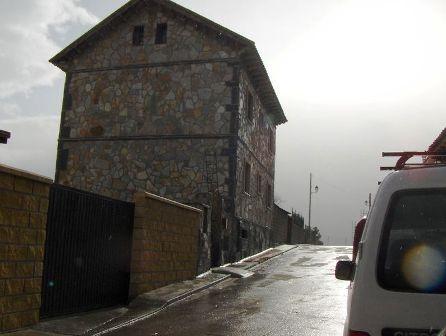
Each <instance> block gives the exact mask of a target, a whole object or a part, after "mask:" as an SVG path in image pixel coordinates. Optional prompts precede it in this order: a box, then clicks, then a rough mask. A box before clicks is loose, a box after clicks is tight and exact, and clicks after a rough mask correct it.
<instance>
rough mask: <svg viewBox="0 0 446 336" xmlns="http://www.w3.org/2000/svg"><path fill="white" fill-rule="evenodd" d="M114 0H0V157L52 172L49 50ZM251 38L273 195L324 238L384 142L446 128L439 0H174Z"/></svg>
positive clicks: (365, 182) (445, 16)
mask: <svg viewBox="0 0 446 336" xmlns="http://www.w3.org/2000/svg"><path fill="white" fill-rule="evenodd" d="M125 2H126V1H124V0H20V1H16V0H1V1H0V74H1V75H0V129H5V130H9V131H11V132H12V139H11V140H10V143H9V144H8V145H7V146H0V162H1V163H5V164H8V165H12V166H15V167H18V168H22V169H26V170H30V171H34V172H37V173H40V174H43V175H47V176H50V177H52V176H54V166H55V156H56V139H57V134H58V123H59V115H60V109H61V102H62V91H63V84H64V74H63V73H62V72H61V71H59V70H58V69H57V68H55V67H54V66H52V65H50V64H49V63H48V59H49V58H51V57H52V56H53V55H55V54H56V53H57V52H58V51H59V50H61V49H62V48H63V47H65V46H66V45H68V44H69V43H70V42H72V41H73V40H74V39H75V38H76V37H78V36H80V35H81V34H82V33H84V32H85V31H87V30H88V29H89V28H91V27H92V26H93V25H94V24H95V23H97V22H98V21H99V20H102V19H103V18H104V17H105V16H107V15H108V14H110V13H111V12H112V11H114V10H116V9H117V8H119V7H120V6H121V5H122V4H124V3H125ZM178 3H180V4H182V5H183V6H186V7H188V8H190V9H192V10H194V11H196V12H198V13H200V14H202V15H205V16H207V17H209V18H210V19H212V20H214V21H216V22H218V23H220V24H222V25H224V26H226V27H228V28H230V29H232V30H234V31H236V32H238V33H240V34H242V35H244V36H246V37H248V38H250V39H252V40H254V41H255V42H256V44H257V47H258V49H259V51H260V54H261V56H262V58H263V60H264V62H265V65H266V67H267V69H268V72H269V74H270V77H271V80H272V82H273V85H274V87H275V89H276V91H277V94H278V96H279V99H280V101H281V103H282V105H283V108H284V110H285V113H286V115H287V117H288V119H289V122H288V123H287V124H285V125H283V126H281V127H280V128H279V130H278V141H277V163H276V198H277V199H279V200H280V205H281V206H282V207H284V208H286V209H288V210H291V209H292V208H293V209H295V210H297V211H298V212H301V213H302V214H303V215H304V216H305V218H307V217H308V193H309V190H308V189H309V185H308V184H309V174H310V172H313V175H314V183H315V184H317V185H318V186H319V193H318V194H316V195H314V196H313V197H314V199H313V211H312V226H318V227H319V228H320V229H321V231H322V234H323V239H324V241H325V242H326V243H327V242H329V243H330V244H344V243H345V241H347V243H351V230H352V222H353V221H356V220H357V219H358V218H359V217H360V216H361V213H362V211H364V210H365V205H364V201H365V200H366V199H367V198H368V193H369V192H372V193H373V194H374V193H375V192H376V190H377V182H378V181H379V180H381V179H382V178H383V176H384V175H383V174H382V173H380V172H379V166H380V165H382V164H388V161H384V160H383V159H381V158H380V153H381V151H383V150H424V149H426V148H427V147H428V146H429V145H430V144H431V143H432V141H433V140H434V139H435V137H436V136H437V135H438V134H439V133H440V131H441V130H442V129H443V128H444V127H446V120H445V119H446V113H444V107H445V106H446V94H445V93H446V61H445V60H446V2H445V1H443V0H280V1H277V0H243V1H240V0H225V1H215V0H179V1H178Z"/></svg>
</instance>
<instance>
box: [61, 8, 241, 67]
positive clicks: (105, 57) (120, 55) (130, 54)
mask: <svg viewBox="0 0 446 336" xmlns="http://www.w3.org/2000/svg"><path fill="white" fill-rule="evenodd" d="M157 23H167V27H168V28H167V43H166V44H158V45H157V44H155V30H156V25H157ZM138 25H144V43H143V45H142V46H133V45H132V35H133V27H134V26H138ZM239 49H240V46H237V45H236V44H235V43H233V42H232V41H229V40H228V39H226V38H224V37H223V36H222V35H221V34H217V33H215V32H212V31H209V30H207V29H205V28H202V27H200V26H198V25H197V24H196V23H195V22H193V21H191V20H189V19H186V18H184V17H183V16H181V15H179V14H175V13H172V12H169V11H167V10H165V9H163V8H161V7H158V6H156V5H155V6H154V5H153V4H151V3H150V2H143V3H142V5H140V7H139V8H138V9H137V10H134V11H132V13H130V14H129V15H126V17H125V20H121V23H118V24H117V25H114V26H113V27H112V28H111V29H108V31H107V32H106V33H102V34H99V35H98V36H97V37H96V41H95V44H94V45H90V46H88V47H87V48H86V49H85V50H84V52H83V53H82V54H80V55H77V56H76V57H74V58H73V59H72V60H70V62H68V64H66V65H65V66H64V68H65V69H66V70H70V71H72V70H79V69H91V68H104V67H114V66H123V65H131V64H148V63H161V62H174V61H182V60H203V59H218V58H229V57H236V56H237V55H238V53H239Z"/></svg>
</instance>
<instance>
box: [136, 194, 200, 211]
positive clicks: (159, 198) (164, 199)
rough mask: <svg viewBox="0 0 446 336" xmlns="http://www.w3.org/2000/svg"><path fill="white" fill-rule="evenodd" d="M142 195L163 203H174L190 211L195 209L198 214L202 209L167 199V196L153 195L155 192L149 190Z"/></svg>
mask: <svg viewBox="0 0 446 336" xmlns="http://www.w3.org/2000/svg"><path fill="white" fill-rule="evenodd" d="M144 195H145V197H147V198H151V199H154V200H157V201H160V202H163V203H167V204H170V205H174V206H176V207H179V208H183V209H186V210H190V211H195V212H198V213H200V214H202V213H203V210H200V209H197V208H194V207H191V206H190V205H186V204H183V203H179V202H176V201H172V200H171V199H168V198H165V197H161V196H158V195H155V194H151V193H149V192H144Z"/></svg>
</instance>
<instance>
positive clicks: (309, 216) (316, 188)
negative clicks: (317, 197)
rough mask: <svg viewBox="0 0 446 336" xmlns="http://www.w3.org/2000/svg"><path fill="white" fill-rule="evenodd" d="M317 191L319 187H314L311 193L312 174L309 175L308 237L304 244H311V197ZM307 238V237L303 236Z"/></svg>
mask: <svg viewBox="0 0 446 336" xmlns="http://www.w3.org/2000/svg"><path fill="white" fill-rule="evenodd" d="M318 191H319V187H318V186H316V187H314V191H313V174H312V173H310V205H309V207H308V235H309V239H305V240H307V241H306V243H310V244H311V196H312V195H313V194H315V193H317V192H318ZM305 236H307V235H305Z"/></svg>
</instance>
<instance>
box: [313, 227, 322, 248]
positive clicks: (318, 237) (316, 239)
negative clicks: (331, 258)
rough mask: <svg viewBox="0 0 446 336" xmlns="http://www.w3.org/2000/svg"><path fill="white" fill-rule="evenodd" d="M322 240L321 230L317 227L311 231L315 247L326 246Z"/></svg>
mask: <svg viewBox="0 0 446 336" xmlns="http://www.w3.org/2000/svg"><path fill="white" fill-rule="evenodd" d="M321 238H322V235H321V233H320V231H319V229H318V228H317V227H316V226H315V227H314V228H312V229H311V242H312V243H313V244H314V245H324V243H323V242H322V240H321Z"/></svg>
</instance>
